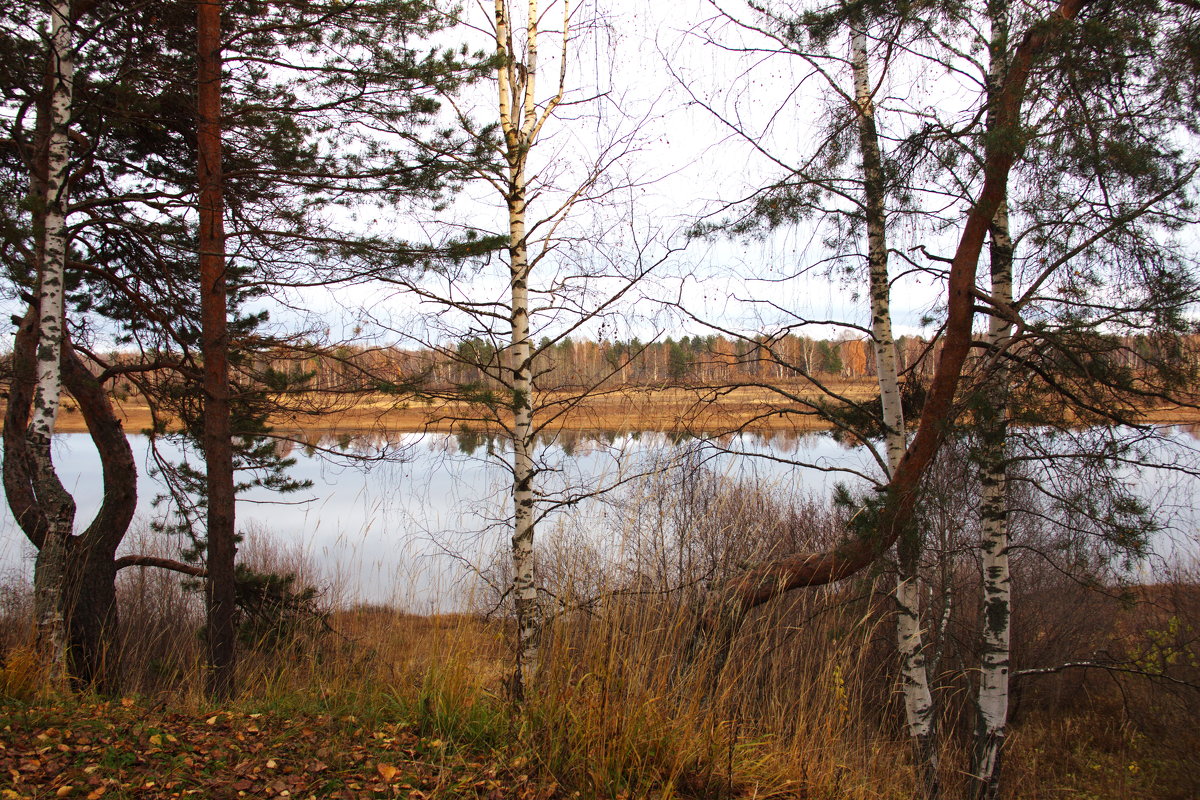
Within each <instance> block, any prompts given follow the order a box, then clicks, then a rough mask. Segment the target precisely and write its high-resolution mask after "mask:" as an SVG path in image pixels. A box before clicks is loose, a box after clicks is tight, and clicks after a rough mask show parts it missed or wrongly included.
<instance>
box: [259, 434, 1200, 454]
mask: <svg viewBox="0 0 1200 800" xmlns="http://www.w3.org/2000/svg"><path fill="white" fill-rule="evenodd" d="M1188 430H1189V432H1190V433H1192V435H1194V436H1197V437H1198V438H1200V426H1192V427H1190V428H1188ZM828 439H829V432H828V431H796V430H761V431H741V432H730V431H722V432H720V433H714V432H711V431H699V430H674V431H629V430H617V429H613V428H594V429H588V430H562V431H550V432H542V433H539V434H538V435H537V437H536V444H537V446H538V447H539V448H558V449H559V450H560V451H561V452H562V453H563V455H565V456H567V457H568V458H574V457H585V456H588V455H591V454H593V453H595V452H596V451H597V450H602V449H611V448H613V447H620V446H627V445H630V444H637V445H640V446H641V449H653V448H655V447H666V448H671V449H677V448H680V447H684V446H687V445H697V444H703V445H711V446H714V447H716V448H717V449H734V450H736V449H745V448H751V449H756V450H757V449H762V450H771V451H772V452H775V453H778V454H793V453H796V452H799V451H802V450H804V449H806V448H810V447H812V446H814V445H815V444H816V443H817V442H819V441H827V440H828ZM417 441H425V442H427V443H429V445H430V446H431V447H434V448H435V449H445V450H446V451H447V452H457V453H459V454H462V455H465V456H475V455H480V456H490V455H495V454H498V453H504V452H507V449H508V444H507V439H506V438H505V437H504V436H503V435H501V434H499V433H497V432H494V431H488V430H480V429H476V428H471V427H468V426H461V427H460V428H458V429H457V430H456V431H455V432H454V433H399V432H396V431H388V430H383V429H378V430H356V431H336V430H334V431H330V430H324V431H311V430H309V431H296V432H294V433H291V434H287V435H285V437H284V438H281V439H279V440H278V441H277V442H276V445H275V449H276V453H277V455H279V456H280V457H281V458H282V457H286V456H288V455H290V454H291V453H292V452H293V451H294V450H295V448H296V447H297V445H299V446H300V447H301V448H302V449H303V453H304V455H305V456H306V457H308V458H313V457H316V456H319V455H321V454H322V453H333V454H339V455H346V456H353V457H357V458H366V459H378V458H380V457H381V454H383V453H386V452H388V451H395V450H397V449H398V448H400V447H402V446H403V445H405V444H411V443H413V442H417ZM842 444H843V446H844V447H845V448H846V449H847V450H852V449H854V448H855V447H856V446H857V443H855V442H842Z"/></svg>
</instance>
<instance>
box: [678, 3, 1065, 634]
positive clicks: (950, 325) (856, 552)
mask: <svg viewBox="0 0 1200 800" xmlns="http://www.w3.org/2000/svg"><path fill="white" fill-rule="evenodd" d="M1086 2H1087V0H1063V2H1062V3H1061V4H1060V5H1059V6H1058V8H1057V9H1055V11H1054V12H1053V13H1052V14H1050V15H1049V16H1047V17H1046V18H1044V19H1043V20H1041V21H1040V22H1038V23H1036V24H1035V25H1034V26H1033V27H1032V28H1030V30H1029V31H1028V33H1027V34H1026V36H1025V38H1024V40H1023V41H1022V42H1021V45H1020V47H1018V48H1017V50H1016V52H1015V55H1014V57H1013V59H1012V64H1011V67H1010V69H1009V72H1008V75H1007V77H1006V79H1005V81H1004V84H1003V85H1002V87H1001V90H1000V93H999V96H998V98H997V100H996V102H995V103H994V107H995V109H996V111H997V120H998V124H997V126H996V130H998V131H1009V132H1011V131H1015V130H1016V129H1017V127H1018V124H1019V122H1020V112H1021V105H1022V102H1023V101H1024V98H1025V91H1026V85H1027V83H1028V80H1029V75H1030V72H1031V70H1032V67H1033V64H1034V62H1035V60H1036V59H1037V58H1038V56H1040V55H1041V53H1042V52H1043V50H1044V49H1045V48H1046V47H1047V45H1048V44H1049V43H1050V42H1051V41H1053V40H1054V39H1055V38H1057V36H1058V35H1059V33H1060V31H1061V30H1062V26H1063V24H1064V23H1066V22H1068V21H1070V20H1072V19H1074V18H1075V16H1076V15H1077V14H1078V13H1079V10H1080V8H1081V7H1083V5H1085V3H1086ZM996 139H997V147H996V148H995V150H994V151H993V152H991V153H989V154H988V155H987V157H986V159H985V162H984V165H983V186H982V187H981V188H980V190H979V196H978V198H977V199H976V200H975V202H974V204H973V205H972V207H971V209H970V211H969V212H968V213H967V216H966V219H965V221H964V223H963V229H962V233H961V234H960V236H959V241H958V247H957V249H956V250H955V253H954V257H953V258H952V259H951V262H950V271H949V276H948V280H947V287H946V323H945V326H944V329H943V330H944V333H943V342H944V344H943V346H942V349H941V352H940V354H939V356H938V360H937V367H936V368H935V370H934V375H933V380H932V382H931V383H930V387H929V392H928V393H927V395H926V398H925V405H924V407H923V408H922V409H921V419H920V422H919V423H918V425H917V431H916V433H915V434H914V435H913V438H912V441H911V442H910V443H909V446H908V448H907V450H906V451H905V454H904V458H903V459H901V461H900V465H899V466H898V467H897V468H896V470H895V472H894V473H893V475H892V480H891V482H890V483H889V484H888V487H887V488H888V491H887V495H886V497H885V501H884V504H883V507H882V508H881V509H880V512H879V518H878V524H877V525H876V526H875V530H874V531H872V532H871V533H870V534H869V535H859V536H854V537H852V538H849V539H846V540H845V541H843V542H841V543H840V544H838V545H836V546H835V547H833V548H832V549H830V550H828V551H825V552H822V553H800V554H796V555H792V556H786V557H784V558H780V559H776V560H773V561H769V562H767V563H764V564H762V565H759V566H757V567H754V568H752V569H749V570H747V571H746V572H744V573H743V574H742V575H740V576H739V577H737V578H735V579H734V580H733V581H731V582H730V583H729V584H728V585H727V586H725V587H723V591H722V592H720V593H719V594H717V595H716V596H715V597H714V598H713V601H712V602H711V603H710V604H709V606H708V608H706V610H705V613H704V615H703V618H702V620H701V625H702V627H704V628H713V627H715V626H718V625H720V624H722V623H723V621H725V620H728V619H730V618H737V617H740V616H741V615H742V614H744V613H745V612H746V611H748V610H749V609H751V608H754V607H756V606H758V605H761V604H763V603H765V602H767V601H769V600H771V599H772V598H775V597H778V596H780V595H781V594H783V593H785V592H788V591H791V590H792V589H797V588H800V587H802V586H820V585H824V584H827V583H832V582H834V581H839V580H842V579H844V578H847V577H849V576H851V575H853V574H855V573H856V572H858V571H860V570H862V569H864V568H866V567H867V566H868V565H870V564H872V563H874V562H875V560H876V559H878V558H879V557H880V555H882V554H883V553H884V552H886V550H887V548H889V547H891V546H892V545H893V544H894V543H895V542H896V540H897V538H898V537H899V536H900V533H901V531H902V530H903V529H904V528H905V527H907V526H908V524H909V523H910V522H911V520H912V518H913V513H914V511H915V508H916V502H917V493H918V491H919V488H920V483H921V480H922V478H923V477H924V474H925V470H926V469H927V468H928V467H929V465H930V463H932V461H933V459H934V457H935V456H936V455H937V452H938V449H939V448H940V447H941V441H942V435H943V431H944V430H945V426H946V423H947V421H948V420H950V419H952V418H953V401H954V396H955V394H956V391H957V389H958V384H959V379H960V377H961V375H962V368H963V364H964V362H965V361H966V357H967V353H968V352H969V350H970V349H971V345H972V341H973V337H972V335H971V326H972V323H973V321H974V306H975V297H974V290H975V271H976V268H977V267H978V264H979V256H980V253H981V252H982V250H983V244H984V241H985V239H986V238H987V233H988V229H989V227H990V225H991V222H992V219H993V217H994V216H995V214H996V210H997V209H998V208H999V206H1000V202H1001V200H1002V199H1003V197H1004V192H1005V187H1006V186H1007V184H1008V173H1009V171H1010V170H1011V169H1012V165H1013V163H1014V162H1015V161H1016V158H1017V146H1018V144H1019V137H1017V136H1015V135H1007V136H997V137H996Z"/></svg>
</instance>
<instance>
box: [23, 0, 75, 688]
mask: <svg viewBox="0 0 1200 800" xmlns="http://www.w3.org/2000/svg"><path fill="white" fill-rule="evenodd" d="M50 29H51V34H50V36H51V38H50V65H51V67H50V69H51V73H52V89H51V95H50V130H49V139H48V142H47V147H46V150H47V157H46V175H45V182H44V187H43V188H44V193H43V194H42V196H41V197H40V198H37V197H35V198H34V203H35V209H36V208H37V207H38V206H40V207H41V208H40V213H41V215H42V226H43V232H42V236H43V242H44V244H43V246H42V253H41V255H42V258H41V263H40V264H38V325H37V333H38V339H37V356H36V358H37V362H36V375H37V378H36V386H35V388H34V392H33V412H32V414H31V416H30V420H29V429H28V437H29V455H30V459H31V463H32V466H33V470H32V477H33V486H34V491H35V493H36V495H37V503H38V505H39V506H40V507H41V509H42V511H43V513H44V514H45V516H46V527H45V530H44V532H43V539H42V544H41V546H40V547H39V548H38V554H37V559H36V561H35V562H34V570H33V604H34V617H35V619H36V623H37V628H38V649H39V651H40V657H41V659H42V661H43V664H44V665H45V667H46V669H47V671H48V677H49V680H50V682H51V685H60V684H61V683H63V681H64V680H65V678H66V675H67V666H66V646H67V632H66V618H65V611H64V609H63V598H64V594H63V590H64V587H65V584H66V580H67V547H68V543H69V540H70V538H71V532H72V528H73V527H74V525H75V500H74V498H72V497H71V495H70V493H68V492H67V490H66V489H65V488H64V487H63V485H62V482H61V481H60V480H59V478H58V473H57V472H56V470H55V468H54V461H53V459H52V457H51V453H50V442H51V438H52V437H53V435H54V423H55V419H56V418H57V416H58V409H59V398H60V396H61V394H62V372H61V366H60V361H61V354H62V339H63V329H64V327H65V318H64V295H65V274H66V261H67V191H68V189H69V186H68V180H69V165H68V162H69V159H70V148H69V140H68V132H69V128H70V124H71V100H72V93H73V86H74V73H75V60H74V51H73V49H74V42H73V41H72V31H71V8H70V4H69V2H64V1H60V2H55V3H53V4H52V5H51V7H50ZM37 213H39V211H37V210H35V214H37Z"/></svg>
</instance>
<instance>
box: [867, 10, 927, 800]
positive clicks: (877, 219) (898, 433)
mask: <svg viewBox="0 0 1200 800" xmlns="http://www.w3.org/2000/svg"><path fill="white" fill-rule="evenodd" d="M853 24H854V26H855V27H854V28H853V29H852V30H851V33H850V50H851V53H850V61H851V68H852V70H853V73H854V101H855V105H856V107H857V111H858V115H857V116H858V133H859V137H858V138H859V154H860V157H861V159H862V181H863V194H864V216H865V217H866V228H867V274H868V284H869V287H870V288H869V291H870V297H871V344H872V347H873V349H874V353H875V364H876V374H877V376H878V382H879V400H880V406H881V413H882V421H883V430H884V447H885V450H886V453H887V469H886V475H887V477H888V478H891V476H892V475H893V474H894V473H895V471H896V469H897V468H899V466H900V461H901V460H902V459H903V458H904V450H905V445H906V433H905V427H904V407H903V404H902V402H901V397H900V381H899V376H898V372H897V366H896V341H895V339H894V338H893V335H892V315H891V278H890V276H889V274H888V246H887V218H886V211H885V201H886V196H885V192H886V188H885V187H886V179H885V177H884V174H883V159H882V155H881V153H880V147H879V132H878V130H877V128H876V124H875V109H874V100H873V97H872V95H873V93H874V87H873V86H872V84H871V77H870V65H869V60H868V51H867V34H866V31H865V27H866V24H865V22H864V21H863V20H862V19H861V18H860V19H857V20H854V22H853ZM896 549H897V555H898V558H897V564H898V568H899V572H898V576H897V579H896V645H897V649H898V650H899V653H900V680H901V687H902V689H903V692H904V709H905V716H906V720H907V723H908V731H909V735H910V736H911V737H912V740H913V743H914V745H915V751H916V755H917V759H918V762H919V764H920V765H921V773H922V776H923V779H924V788H925V795H926V796H927V797H929V798H936V797H937V796H938V745H937V740H936V737H935V734H934V705H933V695H932V693H931V692H930V688H929V677H928V675H927V673H926V670H925V648H924V646H923V642H922V633H921V629H922V625H921V593H920V586H919V584H918V582H917V570H918V567H919V564H920V552H921V537H920V535H919V534H918V533H917V532H916V531H915V530H911V529H910V530H909V531H908V532H907V533H906V534H903V535H902V536H901V537H900V540H899V542H898V543H897V548H896Z"/></svg>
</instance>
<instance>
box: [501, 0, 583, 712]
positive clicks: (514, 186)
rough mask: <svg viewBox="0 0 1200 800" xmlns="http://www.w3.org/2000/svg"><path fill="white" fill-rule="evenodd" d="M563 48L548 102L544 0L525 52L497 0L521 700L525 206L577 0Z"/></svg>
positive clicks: (528, 341) (527, 469)
mask: <svg viewBox="0 0 1200 800" xmlns="http://www.w3.org/2000/svg"><path fill="white" fill-rule="evenodd" d="M562 7H563V15H562V20H563V23H562V54H561V61H560V63H559V73H558V85H557V90H556V91H555V93H554V94H553V95H552V96H551V97H550V99H549V100H547V101H545V103H544V105H543V104H542V103H541V102H540V100H539V98H538V94H537V91H538V86H537V78H538V46H539V41H538V25H539V22H540V16H539V12H538V3H537V0H529V1H528V5H527V8H526V12H525V37H524V41H525V53H524V57H523V58H519V57H518V55H517V54H516V53H515V52H514V49H513V27H512V26H513V22H512V19H511V17H510V9H509V6H508V4H507V3H506V2H505V0H496V5H495V23H496V61H497V66H496V88H497V90H498V101H499V106H498V107H499V114H500V130H501V133H502V135H503V137H504V160H505V162H506V164H507V166H508V175H507V185H505V186H504V187H503V190H502V191H503V195H504V202H505V205H506V207H507V210H508V269H509V291H510V293H511V307H510V314H511V316H510V317H509V324H510V325H511V331H512V332H511V337H510V339H509V342H508V351H507V354H506V357H507V359H508V369H509V370H510V371H511V374H512V385H511V386H510V387H509V391H510V392H511V393H512V401H511V402H512V405H511V408H512V415H513V441H512V446H513V488H512V502H513V535H512V576H513V577H512V581H513V583H512V596H513V604H514V606H515V609H516V614H517V645H516V648H517V650H516V667H515V670H514V672H513V684H512V687H513V694H514V696H515V697H516V698H517V699H518V700H520V699H521V698H523V696H524V692H525V684H526V682H527V681H528V680H530V679H531V677H532V674H533V669H534V667H535V666H536V664H537V652H538V640H539V637H540V635H541V619H540V617H539V612H538V589H537V580H536V577H535V573H534V556H533V535H534V495H533V492H534V486H533V481H534V475H535V470H534V459H533V452H532V451H533V447H534V441H533V404H532V403H533V338H532V334H531V333H530V329H529V275H530V267H531V265H530V262H529V243H528V241H527V238H526V237H527V235H528V231H527V227H526V210H527V205H528V199H529V198H528V189H529V186H528V176H527V174H526V169H527V167H528V165H529V152H530V150H532V149H533V146H534V144H535V143H536V142H537V139H538V134H539V133H541V130H542V128H543V126H544V125H545V124H546V120H547V119H549V118H550V116H551V115H552V114H553V113H554V110H555V109H556V108H557V107H558V104H559V103H560V102H562V99H563V93H564V91H565V89H566V77H567V43H568V41H569V39H570V36H569V31H570V22H571V5H570V0H562Z"/></svg>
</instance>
